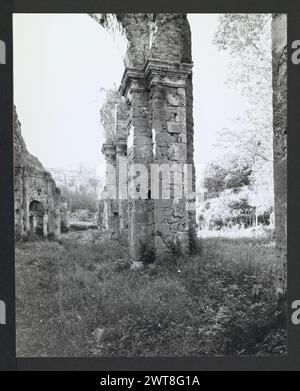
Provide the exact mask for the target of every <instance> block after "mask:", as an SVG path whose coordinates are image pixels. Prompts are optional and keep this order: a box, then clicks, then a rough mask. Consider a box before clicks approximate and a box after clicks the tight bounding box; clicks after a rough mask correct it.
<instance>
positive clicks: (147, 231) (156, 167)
mask: <svg viewBox="0 0 300 391" xmlns="http://www.w3.org/2000/svg"><path fill="white" fill-rule="evenodd" d="M92 17H94V18H95V19H96V20H97V21H98V22H99V23H100V24H102V25H104V26H107V25H108V24H109V22H110V21H111V20H112V18H113V17H114V18H115V20H116V21H117V22H118V23H119V24H120V26H121V28H122V29H123V31H124V34H125V35H126V37H127V40H128V47H127V53H126V58H125V72H124V75H123V79H122V82H121V87H120V92H121V95H122V96H123V97H124V99H125V102H126V106H127V113H126V115H125V116H124V118H123V121H121V122H122V125H117V128H118V129H119V130H118V131H119V132H122V134H123V136H122V139H123V140H122V143H123V147H121V149H120V146H118V147H119V151H121V150H122V152H120V153H121V155H120V156H119V158H118V156H117V153H116V155H115V160H114V162H115V164H117V161H118V159H120V158H126V154H127V163H128V170H127V172H128V183H129V187H128V193H129V197H128V206H127V205H126V203H123V204H122V207H120V197H119V189H118V188H117V189H116V190H117V199H118V208H119V212H118V213H119V230H120V227H122V224H120V221H125V218H121V219H120V214H121V212H120V211H121V210H122V211H123V213H124V216H126V215H128V231H129V247H130V253H131V256H132V258H133V259H135V260H139V259H141V258H142V257H143V254H142V253H143V252H144V251H145V249H146V251H148V250H153V249H154V251H155V252H156V254H157V255H160V254H161V253H164V252H165V251H166V250H167V249H168V247H169V245H170V243H174V242H177V241H180V242H181V243H182V244H183V247H184V248H187V247H188V246H189V237H191V235H189V233H191V232H194V228H195V221H196V220H195V205H194V202H195V200H194V199H193V198H191V199H189V194H190V193H191V192H192V191H194V190H195V170H194V156H193V93H192V90H193V86H192V55H191V31H190V26H189V23H188V20H187V16H186V14H115V15H114V16H113V17H112V16H111V15H109V14H94V15H92ZM123 114H124V113H123ZM125 117H126V118H127V120H125ZM116 118H117V122H118V115H117V116H116ZM125 125H126V126H125ZM121 129H122V130H121ZM105 133H106V136H107V132H106V131H105ZM124 136H126V137H124ZM124 139H126V147H125V146H124ZM110 141H111V140H109V142H108V141H106V143H105V144H104V146H103V152H104V153H105V154H106V151H107V150H108V149H109V148H110V149H112V148H113V147H114V148H115V151H117V149H116V145H115V144H114V142H113V143H111V142H110ZM122 143H121V145H122ZM108 144H109V145H110V146H109V145H108ZM185 164H190V166H191V173H190V180H189V181H188V182H190V183H191V185H190V187H189V186H188V184H187V183H185V184H184V178H183V173H182V172H183V165H185ZM116 168H117V165H116ZM164 168H166V169H167V170H168V171H169V173H170V172H171V173H172V174H171V175H170V184H169V189H168V190H169V192H168V191H166V192H165V193H164V191H160V192H159V193H158V194H153V192H152V193H151V191H152V187H151V183H152V182H153V180H154V179H155V178H159V179H158V183H159V184H160V185H161V184H162V178H163V177H162V175H164V174H163V173H161V171H164ZM141 173H142V174H143V178H144V181H145V182H146V183H145V184H143V183H140V181H139V180H136V178H137V177H138V176H139V175H141ZM116 175H117V176H119V174H118V173H117V174H116ZM176 175H177V181H175V177H176ZM108 176H109V173H108ZM178 178H180V179H179V180H178ZM177 182H178V183H179V184H178V183H177ZM144 185H147V186H146V187H148V189H151V190H148V193H147V195H146V197H145V194H142V190H143V188H144V187H145V186H144ZM180 185H181V186H182V188H181V186H180ZM117 186H118V185H117ZM160 187H161V186H160ZM180 189H181V195H180V194H178V193H179V190H180ZM132 192H133V193H134V192H135V195H134V196H132ZM139 192H140V195H139ZM166 193H168V194H166ZM137 195H138V196H137ZM100 209H101V211H102V214H103V210H104V209H105V208H104V207H103V205H102V206H101V208H100ZM126 209H127V211H126ZM108 210H109V207H108V206H107V205H106V211H108ZM110 219H112V215H111V216H110V217H109V216H108V218H107V220H108V221H109V220H110Z"/></svg>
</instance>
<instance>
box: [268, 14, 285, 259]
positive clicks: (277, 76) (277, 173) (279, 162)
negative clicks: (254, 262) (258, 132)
mask: <svg viewBox="0 0 300 391" xmlns="http://www.w3.org/2000/svg"><path fill="white" fill-rule="evenodd" d="M272 54H273V131H274V134H273V137H274V138H273V148H274V193H275V240H276V248H277V254H278V256H279V257H280V258H281V259H283V260H284V259H285V258H286V255H287V15H286V14H274V15H273V21H272Z"/></svg>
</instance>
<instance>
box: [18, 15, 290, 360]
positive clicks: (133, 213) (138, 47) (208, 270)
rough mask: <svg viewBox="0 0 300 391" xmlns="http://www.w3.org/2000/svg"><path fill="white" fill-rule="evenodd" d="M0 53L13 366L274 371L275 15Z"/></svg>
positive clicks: (129, 30)
mask: <svg viewBox="0 0 300 391" xmlns="http://www.w3.org/2000/svg"><path fill="white" fill-rule="evenodd" d="M13 36H14V42H13V46H14V113H13V114H14V182H15V183H14V195H15V254H16V255H15V263H16V320H17V356H18V357H138V356H142V357H159V356H161V357H166V356H169V357H181V356H185V357H194V356H238V355H253V356H281V355H286V354H287V315H286V300H287V287H286V278H287V276H286V270H287V264H286V263H287V260H286V252H287V250H286V242H287V238H286V213H287V211H286V202H287V184H286V177H287V174H286V159H287V148H286V133H287V63H286V55H287V54H286V51H287V17H286V15H285V14H230V13H227V14H163V13H157V14H130V13H128V14H126V13H125V14H14V16H13Z"/></svg>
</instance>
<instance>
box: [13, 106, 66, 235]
mask: <svg viewBox="0 0 300 391" xmlns="http://www.w3.org/2000/svg"><path fill="white" fill-rule="evenodd" d="M13 130H14V178H15V187H14V194H15V232H16V234H17V235H18V236H19V237H22V236H23V235H25V234H26V235H27V234H29V233H30V232H35V233H39V234H41V235H43V236H44V237H47V236H48V235H49V234H52V235H53V236H55V237H56V238H59V237H60V234H61V225H63V229H64V231H66V230H68V227H69V221H68V220H69V212H68V207H67V205H66V203H65V202H64V199H63V197H62V196H61V194H60V190H59V189H58V188H57V187H56V185H55V182H54V180H53V179H52V177H51V175H50V173H49V172H48V171H46V170H45V169H44V167H43V166H42V164H41V163H40V162H39V160H38V159H37V158H36V157H34V156H33V155H31V154H30V153H29V152H28V150H27V148H26V145H25V142H24V139H23V137H22V134H21V123H20V121H19V119H18V115H17V112H16V108H15V109H14V129H13Z"/></svg>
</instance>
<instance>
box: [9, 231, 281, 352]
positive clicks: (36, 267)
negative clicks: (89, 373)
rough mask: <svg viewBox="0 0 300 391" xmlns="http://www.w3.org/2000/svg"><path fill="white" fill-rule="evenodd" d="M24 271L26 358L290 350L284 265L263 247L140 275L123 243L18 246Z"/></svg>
mask: <svg viewBox="0 0 300 391" xmlns="http://www.w3.org/2000/svg"><path fill="white" fill-rule="evenodd" d="M16 273H17V353H18V356H27V357H28V356H39V357H45V356H199V355H281V354H286V345H287V338H286V314H285V313H286V308H285V303H286V287H285V284H286V276H285V267H284V265H281V264H278V263H277V261H276V257H275V248H274V247H272V246H267V245H266V243H265V242H263V241H261V242H255V241H253V240H250V239H249V240H228V239H227V240H222V239H206V240H203V241H202V253H201V255H195V256H189V257H184V256H181V257H180V256H177V257H174V256H173V255H172V256H170V257H169V258H166V259H163V260H160V261H159V262H156V263H155V264H152V265H148V266H146V267H145V268H144V269H143V270H141V271H136V270H135V271H134V270H130V260H129V256H128V253H127V249H126V246H125V245H124V244H122V243H120V242H118V241H105V242H99V241H97V240H96V241H90V242H82V241H80V240H77V241H75V242H74V238H73V239H72V240H67V239H65V240H63V241H62V243H55V242H33V243H17V246H16ZM97 328H101V329H104V330H105V331H104V335H103V338H102V339H101V340H100V341H99V342H97V341H96V340H95V339H94V336H93V331H94V330H95V329H97Z"/></svg>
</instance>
